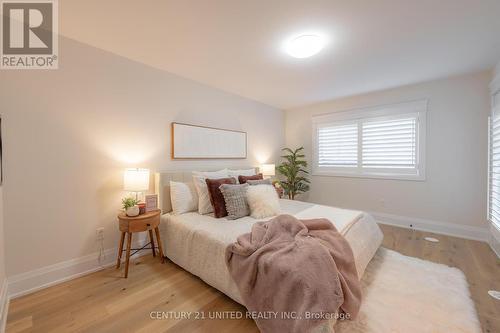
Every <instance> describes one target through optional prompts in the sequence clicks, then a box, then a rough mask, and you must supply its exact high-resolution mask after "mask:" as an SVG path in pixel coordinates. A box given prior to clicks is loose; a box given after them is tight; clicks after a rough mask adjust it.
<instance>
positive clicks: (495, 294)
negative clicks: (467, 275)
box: [488, 290, 500, 301]
mask: <svg viewBox="0 0 500 333" xmlns="http://www.w3.org/2000/svg"><path fill="white" fill-rule="evenodd" d="M488 295H490V296H491V297H493V298H496V299H497V300H499V301H500V291H497V290H490V291H488Z"/></svg>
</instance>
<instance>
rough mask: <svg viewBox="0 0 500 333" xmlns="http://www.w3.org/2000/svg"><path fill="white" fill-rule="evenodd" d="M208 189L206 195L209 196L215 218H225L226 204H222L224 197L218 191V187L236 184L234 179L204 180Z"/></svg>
mask: <svg viewBox="0 0 500 333" xmlns="http://www.w3.org/2000/svg"><path fill="white" fill-rule="evenodd" d="M205 181H206V183H207V187H208V193H209V194H210V202H211V203H212V206H213V208H214V215H215V217H216V218H221V217H224V216H227V210H226V203H225V202H224V196H223V195H222V192H221V191H220V189H219V187H220V186H221V185H222V184H236V179H234V178H232V177H231V178H221V179H205Z"/></svg>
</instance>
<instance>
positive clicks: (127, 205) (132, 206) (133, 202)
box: [122, 198, 139, 216]
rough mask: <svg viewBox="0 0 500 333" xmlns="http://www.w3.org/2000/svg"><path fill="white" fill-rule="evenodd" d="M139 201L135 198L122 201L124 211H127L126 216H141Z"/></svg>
mask: <svg viewBox="0 0 500 333" xmlns="http://www.w3.org/2000/svg"><path fill="white" fill-rule="evenodd" d="M138 203H139V200H137V199H134V198H124V199H123V200H122V204H123V209H124V210H125V214H127V216H137V215H139V206H138Z"/></svg>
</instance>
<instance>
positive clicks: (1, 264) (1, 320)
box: [0, 186, 7, 332]
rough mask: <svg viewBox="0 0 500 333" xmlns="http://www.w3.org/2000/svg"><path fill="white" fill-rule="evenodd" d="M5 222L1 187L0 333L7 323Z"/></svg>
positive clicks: (0, 188)
mask: <svg viewBox="0 0 500 333" xmlns="http://www.w3.org/2000/svg"><path fill="white" fill-rule="evenodd" d="M3 225H4V220H3V188H2V186H0V332H3V331H2V329H3V328H4V327H5V324H6V322H7V318H6V315H7V306H6V305H7V274H6V273H5V244H4V238H5V236H4V227H3Z"/></svg>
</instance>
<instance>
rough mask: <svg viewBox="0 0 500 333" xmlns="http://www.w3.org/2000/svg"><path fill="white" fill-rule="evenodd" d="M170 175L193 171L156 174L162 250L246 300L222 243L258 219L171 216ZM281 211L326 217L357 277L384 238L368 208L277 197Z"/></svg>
mask: <svg viewBox="0 0 500 333" xmlns="http://www.w3.org/2000/svg"><path fill="white" fill-rule="evenodd" d="M170 180H175V181H184V182H189V181H190V180H191V172H168V173H159V174H156V176H155V188H156V193H157V194H158V196H159V205H160V208H161V209H162V211H163V212H164V214H163V215H162V217H161V224H162V229H163V231H165V233H164V236H163V242H164V247H163V248H164V250H165V255H166V256H167V257H168V258H169V259H170V260H172V261H173V262H174V263H176V264H177V265H179V266H181V267H182V268H184V269H185V270H187V271H188V272H190V273H192V274H194V275H196V276H198V277H199V278H201V279H202V280H203V281H205V282H206V283H207V284H209V285H210V286H212V287H214V288H216V289H218V290H220V291H221V292H223V293H224V294H226V295H227V296H229V297H230V298H232V299H233V300H234V301H236V302H238V303H240V304H242V305H244V303H243V302H242V300H241V296H240V294H239V291H238V288H237V286H236V284H235V283H234V281H233V280H232V278H231V276H230V274H229V271H228V269H227V267H226V263H225V251H226V247H227V246H228V245H229V244H231V243H233V242H235V241H236V239H237V237H238V236H240V235H242V234H244V233H248V232H250V230H251V227H252V225H253V224H254V223H256V222H258V221H262V220H256V219H253V218H251V217H249V216H248V217H244V218H240V219H237V220H228V219H225V218H220V219H216V218H214V217H213V215H211V214H208V215H200V214H198V213H197V212H190V213H185V214H180V215H173V214H171V213H169V211H170V207H171V206H170V197H169V188H168V184H169V181H170ZM280 205H281V211H282V213H283V214H290V215H293V216H295V217H297V218H299V219H300V218H302V219H310V218H319V217H323V218H328V219H329V220H330V221H332V223H333V224H334V225H335V226H336V227H337V230H339V232H341V233H342V234H343V235H344V237H345V238H346V239H347V241H348V242H349V244H350V246H351V248H352V250H353V253H354V258H355V262H356V268H357V271H358V275H359V278H361V277H362V275H363V273H364V271H365V268H366V266H367V265H368V263H369V262H370V260H371V259H372V258H373V256H374V255H375V252H376V251H377V249H378V248H379V246H380V245H381V243H382V238H383V235H382V232H381V231H380V229H379V227H378V225H377V224H376V222H375V220H374V218H373V217H372V216H371V215H370V214H367V213H363V212H359V211H353V210H346V209H340V208H335V207H329V206H323V205H316V204H312V203H306V202H301V201H292V200H286V199H281V200H280Z"/></svg>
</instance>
